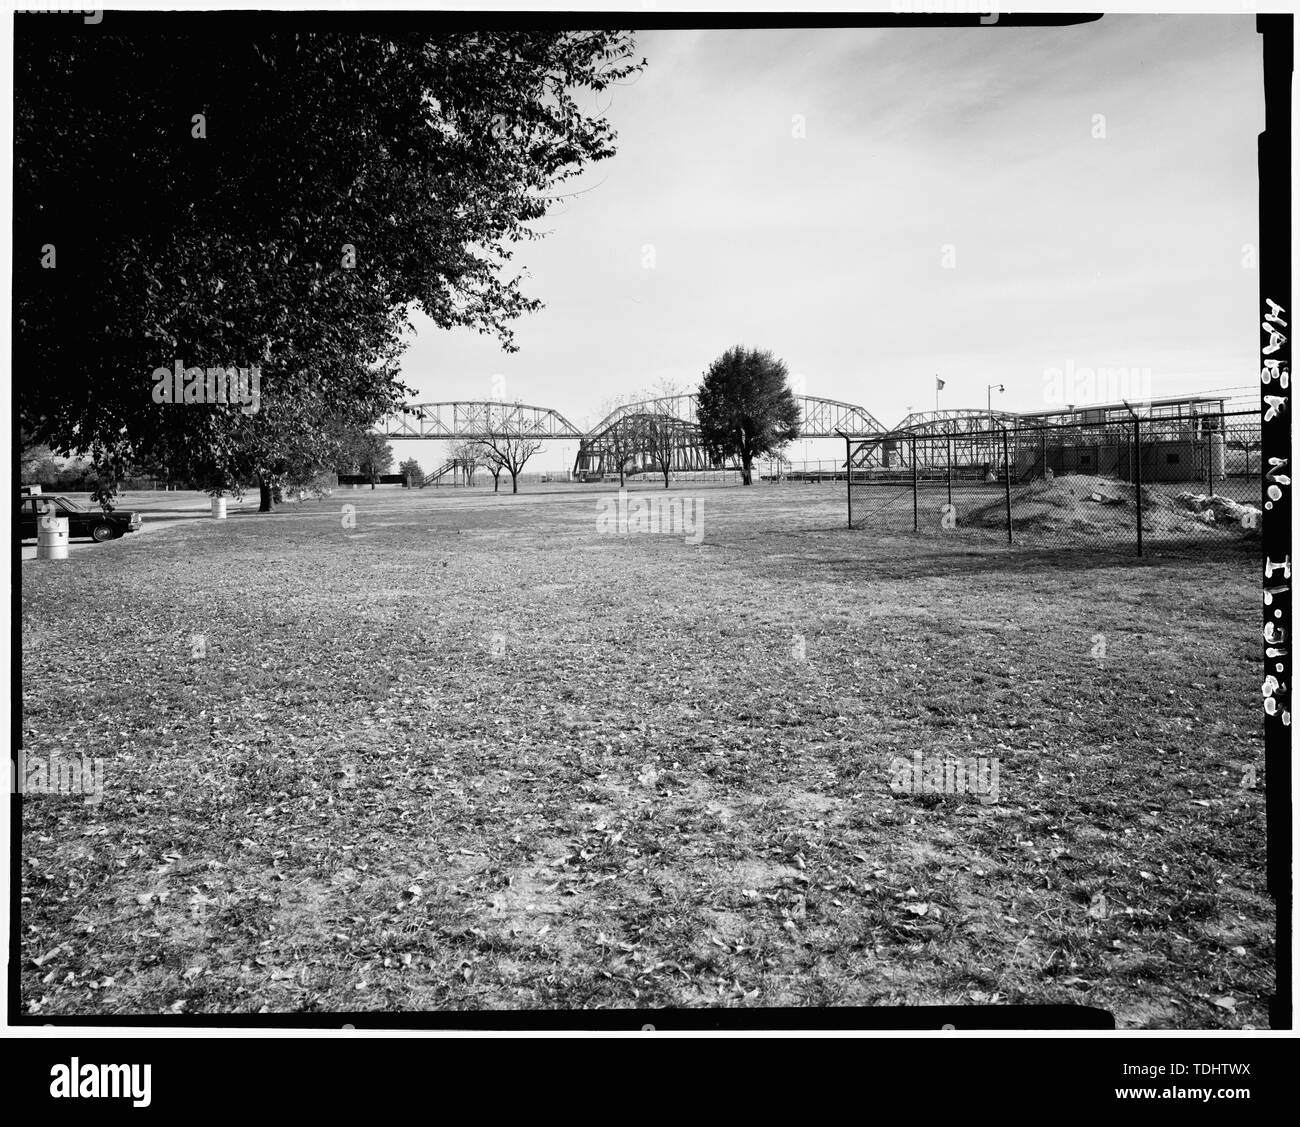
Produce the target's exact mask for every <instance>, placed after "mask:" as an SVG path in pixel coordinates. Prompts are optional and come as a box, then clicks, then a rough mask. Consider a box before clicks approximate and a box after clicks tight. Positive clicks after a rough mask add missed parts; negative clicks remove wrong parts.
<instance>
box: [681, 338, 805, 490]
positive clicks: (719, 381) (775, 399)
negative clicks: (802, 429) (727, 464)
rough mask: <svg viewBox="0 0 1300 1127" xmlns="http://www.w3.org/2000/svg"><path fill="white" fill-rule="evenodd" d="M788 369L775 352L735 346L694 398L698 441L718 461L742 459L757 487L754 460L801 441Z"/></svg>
mask: <svg viewBox="0 0 1300 1127" xmlns="http://www.w3.org/2000/svg"><path fill="white" fill-rule="evenodd" d="M788 379H789V373H788V372H787V371H786V367H785V364H784V363H782V362H781V361H780V360H778V359H776V357H774V356H773V355H772V353H771V352H768V351H765V350H759V349H752V348H744V347H741V346H740V345H737V346H736V347H735V348H729V349H727V351H726V352H724V353H723V354H722V355H721V356H719V357H718V359H716V360H715V361H714V362H713V363H712V364H711V365H710V366H709V369H708V371H706V372H705V373H704V379H703V381H702V382H701V383H700V389H699V391H698V392H697V393H696V399H695V402H696V412H697V419H698V421H699V425H700V437H701V439H702V440H703V442H704V445H705V448H706V449H707V450H708V451H709V453H710V455H711V456H712V457H713V459H714V461H715V462H721V461H722V460H724V459H726V458H739V459H740V465H741V471H742V473H741V480H742V481H744V483H745V484H746V485H752V484H753V480H754V479H753V473H752V470H753V465H754V459H755V458H759V457H762V456H763V455H765V454H775V453H776V452H777V451H778V450H780V449H781V447H783V446H785V444H786V443H788V442H792V441H794V440H795V439H796V438H798V437H799V404H798V402H797V401H796V400H795V397H794V392H792V391H791V390H790V385H789V382H788Z"/></svg>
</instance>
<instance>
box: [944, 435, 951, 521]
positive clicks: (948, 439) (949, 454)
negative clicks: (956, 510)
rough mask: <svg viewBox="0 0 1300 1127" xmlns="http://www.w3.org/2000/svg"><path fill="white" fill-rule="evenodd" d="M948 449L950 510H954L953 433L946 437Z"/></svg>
mask: <svg viewBox="0 0 1300 1127" xmlns="http://www.w3.org/2000/svg"><path fill="white" fill-rule="evenodd" d="M944 438H945V442H946V445H947V448H948V508H949V509H951V508H952V431H949V432H948V433H947V435H945V436H944Z"/></svg>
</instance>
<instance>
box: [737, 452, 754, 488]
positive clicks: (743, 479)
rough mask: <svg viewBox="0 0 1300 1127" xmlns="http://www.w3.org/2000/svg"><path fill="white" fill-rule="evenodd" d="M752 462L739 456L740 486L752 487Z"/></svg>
mask: <svg viewBox="0 0 1300 1127" xmlns="http://www.w3.org/2000/svg"><path fill="white" fill-rule="evenodd" d="M753 465H754V462H753V459H752V458H748V457H745V456H744V455H741V459H740V483H741V484H742V485H753V484H754V477H753V474H752V473H751V470H752V468H753Z"/></svg>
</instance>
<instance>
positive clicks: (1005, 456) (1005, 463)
mask: <svg viewBox="0 0 1300 1127" xmlns="http://www.w3.org/2000/svg"><path fill="white" fill-rule="evenodd" d="M1002 472H1003V478H1004V480H1005V482H1006V497H1007V543H1008V544H1012V543H1014V541H1013V540H1012V538H1011V455H1010V453H1009V452H1008V449H1007V430H1006V427H1003V428H1002Z"/></svg>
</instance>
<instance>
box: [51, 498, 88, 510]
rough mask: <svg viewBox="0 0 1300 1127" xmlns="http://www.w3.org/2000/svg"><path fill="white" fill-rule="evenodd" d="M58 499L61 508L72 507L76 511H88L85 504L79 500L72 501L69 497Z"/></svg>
mask: <svg viewBox="0 0 1300 1127" xmlns="http://www.w3.org/2000/svg"><path fill="white" fill-rule="evenodd" d="M57 500H58V503H59V508H61V509H71V510H72V511H73V512H74V513H84V512H87V511H88V510H87V509H86V506H85V505H82V504H80V503H79V502H77V501H70V500H68V498H67V497H59V498H58V499H57Z"/></svg>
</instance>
